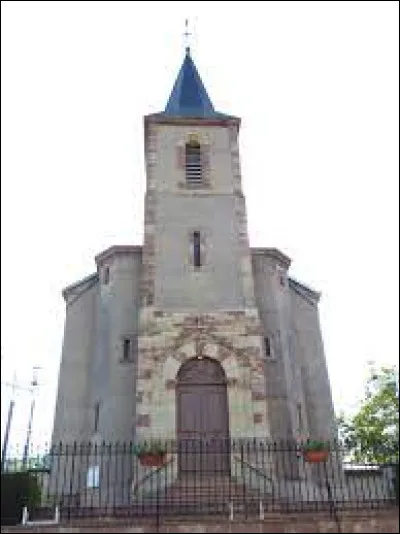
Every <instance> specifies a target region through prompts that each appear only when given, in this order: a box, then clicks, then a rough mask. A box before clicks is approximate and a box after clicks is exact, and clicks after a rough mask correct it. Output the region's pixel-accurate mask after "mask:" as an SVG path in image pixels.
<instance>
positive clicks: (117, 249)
mask: <svg viewBox="0 0 400 534" xmlns="http://www.w3.org/2000/svg"><path fill="white" fill-rule="evenodd" d="M142 248H143V247H142V246H141V245H114V246H112V247H110V248H107V249H106V250H103V252H100V254H98V255H97V256H96V257H95V262H96V264H97V265H98V266H101V265H102V264H103V263H104V262H105V260H107V259H109V258H110V257H112V256H115V255H117V254H128V255H131V254H141V253H142Z"/></svg>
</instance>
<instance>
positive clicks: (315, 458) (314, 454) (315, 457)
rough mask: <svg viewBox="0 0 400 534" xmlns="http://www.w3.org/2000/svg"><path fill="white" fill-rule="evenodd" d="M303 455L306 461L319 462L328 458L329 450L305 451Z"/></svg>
mask: <svg viewBox="0 0 400 534" xmlns="http://www.w3.org/2000/svg"><path fill="white" fill-rule="evenodd" d="M303 456H304V459H305V461H306V462H309V463H311V464H317V463H319V462H325V461H326V460H327V459H328V457H329V451H303Z"/></svg>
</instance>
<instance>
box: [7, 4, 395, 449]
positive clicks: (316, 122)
mask: <svg viewBox="0 0 400 534" xmlns="http://www.w3.org/2000/svg"><path fill="white" fill-rule="evenodd" d="M226 6H229V11H227V7H226ZM398 10H399V6H398V3H397V2H235V3H229V4H227V3H223V2H209V3H208V2H185V3H178V2H79V3H76V2H10V1H8V2H7V1H6V2H2V21H1V24H2V35H1V40H2V51H1V54H2V66H1V69H2V110H1V111H2V117H1V125H2V140H1V143H2V183H1V188H2V200H1V202H2V204H1V211H2V213H1V217H2V219H1V222H2V229H1V237H2V240H1V241H2V243H1V251H2V294H1V306H2V317H1V330H2V340H1V354H2V381H10V380H11V379H12V376H13V372H14V371H16V372H17V379H18V382H19V384H20V385H22V386H26V385H28V383H29V380H30V378H31V375H32V366H34V365H38V366H41V367H42V370H41V371H40V373H39V383H40V388H39V392H38V399H37V407H36V411H35V419H34V429H33V441H35V442H39V441H41V440H45V439H47V438H48V437H50V430H51V426H52V420H53V410H54V402H55V392H56V386H57V378H58V368H59V362H60V355H61V346H62V336H63V322H64V302H63V300H62V296H61V289H62V288H63V287H65V286H66V285H68V284H70V283H72V282H74V281H75V280H77V279H79V278H82V277H84V276H86V275H87V274H90V273H92V272H93V271H94V269H95V264H94V256H95V255H96V254H98V253H99V252H100V251H102V250H104V249H106V248H107V247H109V246H111V245H113V244H140V243H141V239H142V225H143V195H144V186H145V174H144V161H143V115H145V114H146V113H150V112H155V111H158V110H161V109H163V108H164V106H165V103H166V101H167V98H168V96H169V93H170V91H171V88H172V85H173V82H174V80H175V77H176V75H177V72H178V69H179V67H180V65H181V62H182V60H183V54H184V39H183V32H184V20H185V18H189V21H190V28H191V31H192V34H193V35H192V37H191V47H192V55H193V58H194V61H195V63H196V65H197V67H198V70H199V72H200V75H201V76H202V79H203V82H204V84H205V86H206V88H207V91H208V93H209V95H210V97H211V99H212V101H213V103H214V106H215V107H216V108H217V109H218V110H221V111H223V112H226V113H232V114H234V115H238V116H240V117H241V118H242V128H241V133H240V150H241V162H242V175H243V187H244V192H245V195H246V199H247V210H248V225H249V234H250V242H251V245H252V246H268V247H276V248H279V249H280V250H282V252H284V253H285V254H287V255H289V256H290V257H291V258H292V267H291V270H290V272H291V274H292V275H293V276H294V277H295V278H296V279H298V280H300V281H302V282H304V283H306V284H309V285H310V286H311V287H313V288H315V289H317V290H318V291H321V292H322V298H321V304H320V313H321V328H322V333H323V337H324V344H325V350H326V357H327V363H328V369H329V373H330V377H331V384H332V391H333V396H334V401H335V407H336V409H337V410H340V409H342V408H345V409H346V410H350V409H351V408H352V407H354V406H355V405H356V403H357V400H358V398H359V396H360V395H361V393H362V384H363V379H364V377H365V371H366V365H367V361H368V360H375V361H377V362H378V363H382V364H383V363H395V362H396V361H397V359H398V308H399V307H398V293H399V292H398V279H399V277H398V267H399V265H398V212H399V210H398V176H399V174H398V171H399V168H398V145H399V139H398V136H399V134H398V131H399V130H398V117H399V113H398V111H399V107H398V106H399V104H398V102H399V82H398V80H399V78H398V65H399V61H398V59H399V57H398V54H399V52H398V49H399V46H398V45H399V42H398V41H399V27H398ZM155 14H157V16H155ZM9 398H10V388H8V387H7V386H5V385H4V384H2V435H3V432H4V424H5V412H6V410H7V407H8V401H9ZM28 409H29V395H28V394H27V392H25V393H24V392H23V390H20V393H19V395H18V397H17V404H16V410H15V417H14V421H13V430H12V441H13V443H15V442H17V441H21V440H23V439H24V436H25V434H24V433H25V431H26V421H27V416H28Z"/></svg>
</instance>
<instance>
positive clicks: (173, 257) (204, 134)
mask: <svg viewBox="0 0 400 534" xmlns="http://www.w3.org/2000/svg"><path fill="white" fill-rule="evenodd" d="M239 127H240V119H239V118H238V117H235V116H232V115H227V114H224V113H220V112H218V111H216V110H215V108H214V106H213V104H212V102H211V100H210V97H209V96H208V94H207V91H206V89H205V87H204V85H203V82H202V80H201V78H200V76H199V73H198V71H197V69H196V66H195V64H194V62H193V59H192V57H191V53H190V49H189V48H188V47H187V48H186V53H185V57H184V60H183V63H182V66H181V68H180V70H179V73H178V76H177V78H176V81H175V84H174V86H173V89H172V92H171V94H170V97H169V99H168V102H167V104H166V107H165V110H164V111H162V112H160V113H155V114H151V115H147V116H146V117H145V119H144V129H145V156H146V174H147V187H146V198H145V231H144V245H143V256H142V273H141V284H140V288H141V309H140V332H139V362H138V378H137V391H138V405H137V418H136V419H137V432H138V434H139V436H142V437H148V436H150V435H153V436H161V437H164V436H166V434H168V437H172V438H173V437H175V436H176V433H178V432H179V429H178V428H177V427H176V424H177V422H176V407H175V402H176V399H175V387H176V383H177V382H176V381H177V378H176V377H177V374H178V372H179V369H180V367H181V366H182V365H183V363H185V362H186V360H188V359H191V358H199V359H201V358H211V359H214V360H216V361H218V362H219V363H221V364H222V366H223V368H224V372H225V374H226V377H227V381H228V405H229V409H228V411H229V418H230V424H229V427H230V432H231V434H232V432H236V433H237V434H238V435H243V434H247V435H252V436H255V435H258V434H260V435H263V436H265V435H266V434H268V425H267V421H266V402H265V391H264V388H265V380H264V378H263V374H262V369H260V366H262V359H263V349H262V347H263V337H262V329H261V324H260V321H259V316H258V310H257V307H256V304H255V298H254V282H253V274H252V264H251V254H250V247H249V239H248V233H247V221H246V207H245V199H244V196H243V192H242V183H241V174H240V160H239V149H238V134H239ZM254 365H256V366H257V365H258V370H257V372H255V373H253V372H252V367H253V366H254ZM255 382H257V385H256V386H255V385H254V384H255ZM253 386H254V387H253ZM254 388H256V389H257V390H259V391H258V394H257V395H254ZM239 389H240V392H239V391H238V390H239Z"/></svg>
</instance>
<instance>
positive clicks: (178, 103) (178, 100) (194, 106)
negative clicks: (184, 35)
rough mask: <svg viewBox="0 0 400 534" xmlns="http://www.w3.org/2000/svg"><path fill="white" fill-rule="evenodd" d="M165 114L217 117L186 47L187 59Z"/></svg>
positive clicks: (184, 61)
mask: <svg viewBox="0 0 400 534" xmlns="http://www.w3.org/2000/svg"><path fill="white" fill-rule="evenodd" d="M164 113H165V114H166V115H174V116H185V117H210V116H214V115H215V111H214V106H213V105H212V102H211V100H210V98H209V96H208V94H207V91H206V89H205V87H204V85H203V82H202V81H201V78H200V76H199V73H198V72H197V69H196V66H195V64H194V63H193V60H192V58H191V55H190V48H189V47H186V53H185V59H184V60H183V64H182V67H181V69H180V71H179V74H178V77H177V79H176V82H175V85H174V87H173V89H172V93H171V96H170V97H169V100H168V103H167V106H166V108H165V112H164Z"/></svg>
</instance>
